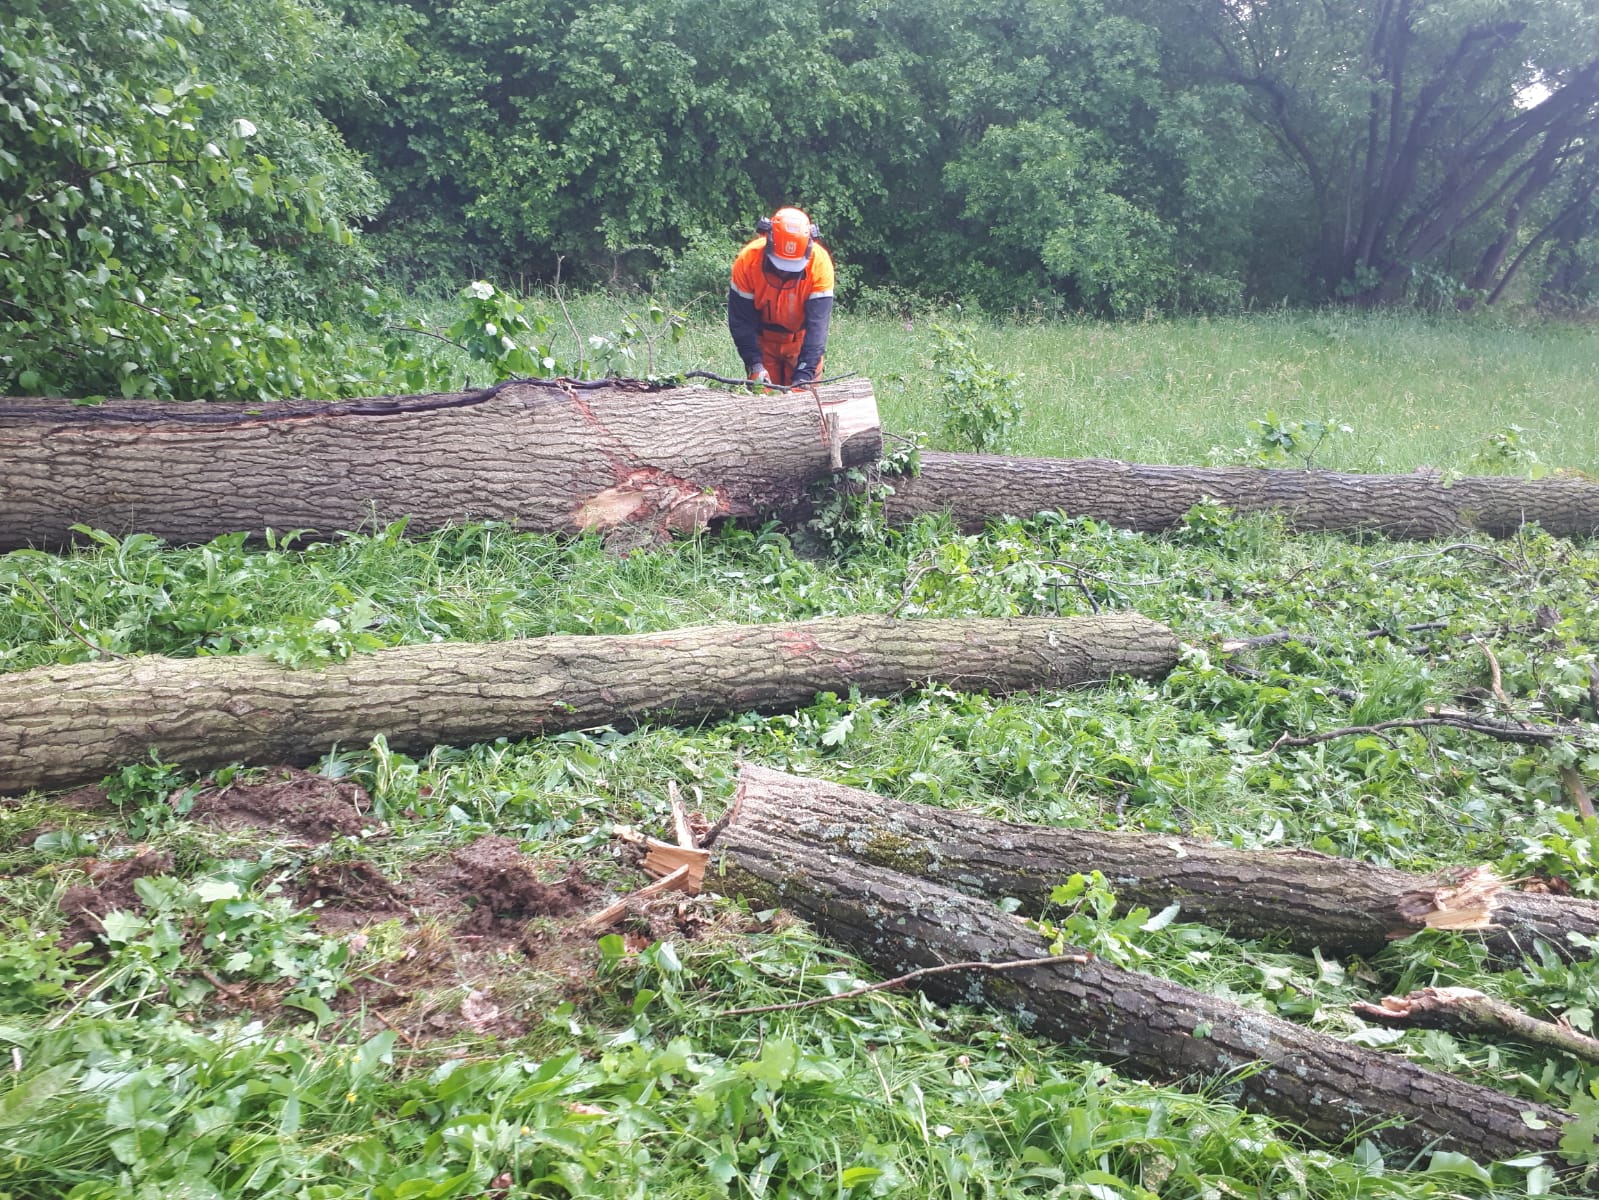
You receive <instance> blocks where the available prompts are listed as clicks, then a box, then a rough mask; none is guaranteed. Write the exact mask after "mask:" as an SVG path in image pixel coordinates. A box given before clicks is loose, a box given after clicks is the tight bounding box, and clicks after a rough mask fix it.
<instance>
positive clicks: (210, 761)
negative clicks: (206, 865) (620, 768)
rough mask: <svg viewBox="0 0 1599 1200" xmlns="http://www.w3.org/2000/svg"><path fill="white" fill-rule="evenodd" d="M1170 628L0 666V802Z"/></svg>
mask: <svg viewBox="0 0 1599 1200" xmlns="http://www.w3.org/2000/svg"><path fill="white" fill-rule="evenodd" d="M1176 661H1177V640H1176V638H1174V637H1173V636H1172V633H1171V631H1170V630H1168V629H1167V628H1166V627H1165V626H1163V625H1157V624H1156V623H1154V622H1153V621H1149V620H1146V619H1144V618H1143V617H1139V616H1134V615H1130V614H1118V615H1114V616H1112V615H1106V616H1102V617H1092V618H1079V619H1074V620H1060V619H1049V618H1017V619H1013V620H970V621H958V620H939V621H896V620H893V619H890V618H886V617H840V618H835V619H832V620H823V621H811V622H804V623H793V624H773V625H751V626H719V627H703V628H694V629H677V630H672V631H670V632H667V633H652V634H629V635H625V636H618V637H546V638H532V639H528V640H526V641H516V642H500V643H491V644H487V645H464V644H453V643H440V644H436V645H427V646H404V647H400V648H397V649H393V650H380V651H377V652H375V653H372V654H363V655H358V656H357V657H355V658H352V659H350V660H348V661H347V662H343V663H340V664H338V665H336V666H331V667H327V668H324V669H321V670H309V669H307V670H298V671H297V670H290V669H287V668H285V667H280V666H278V665H276V664H274V663H271V662H268V661H266V660H264V659H261V658H255V657H246V656H240V657H218V658H199V659H171V658H160V657H154V656H152V657H149V658H138V659H131V660H128V661H124V662H111V663H77V664H73V665H70V666H55V667H38V668H35V669H33V670H31V671H21V672H17V673H15V674H12V675H0V793H5V792H15V791H20V790H22V789H25V788H30V787H49V786H65V785H67V784H72V783H77V782H79V781H82V780H91V779H96V778H98V777H100V776H101V775H103V774H104V773H105V772H106V771H108V770H110V769H111V768H113V767H115V766H116V765H117V764H119V763H123V762H129V761H132V760H135V759H142V758H144V757H145V755H146V754H147V753H148V752H149V751H150V750H151V749H152V748H154V749H155V750H157V751H158V752H159V753H160V754H161V756H162V757H163V758H165V759H167V760H169V761H173V762H178V763H181V764H183V765H185V766H189V767H194V768H206V767H212V766H216V765H219V764H222V763H228V762H234V761H239V760H243V761H247V762H280V761H289V762H295V761H306V760H307V759H309V758H311V757H313V756H315V755H316V754H318V753H320V752H322V751H324V750H327V749H328V748H329V747H331V746H332V745H334V743H338V744H340V745H345V746H350V745H365V744H366V742H367V741H369V740H370V739H371V738H372V737H373V736H374V735H376V734H379V733H381V734H383V735H385V736H386V737H387V738H388V741H389V744H390V745H391V746H393V747H394V748H396V749H401V750H414V749H421V748H426V747H429V746H432V745H435V744H437V743H440V742H446V743H464V742H477V741H482V740H485V739H488V738H494V737H499V736H509V737H517V736H524V735H528V734H535V733H544V732H553V731H556V730H565V729H584V728H588V727H590V726H594V725H602V724H608V723H622V722H627V721H638V720H642V719H645V718H646V717H648V718H651V719H673V720H682V721H689V722H693V721H698V720H700V719H702V718H705V717H708V716H712V715H715V714H720V713H727V712H742V711H748V710H752V709H753V710H762V711H770V710H775V709H779V708H785V707H792V706H796V705H801V704H808V703H810V702H811V700H812V699H813V698H814V697H815V695H816V693H817V692H821V691H834V692H847V691H848V690H849V689H850V688H852V687H855V688H859V689H860V690H861V691H862V692H863V693H865V694H867V695H886V694H891V693H893V692H897V691H901V690H903V689H905V688H908V687H912V686H914V685H916V684H918V683H920V682H922V681H925V680H929V679H934V680H938V681H940V682H943V683H947V684H949V685H950V686H953V687H959V688H965V689H970V690H973V691H982V690H989V691H994V692H1010V691H1018V690H1022V689H1028V688H1051V687H1066V686H1071V685H1075V684H1084V683H1089V682H1097V681H1103V680H1105V679H1107V678H1109V677H1110V676H1112V675H1118V674H1132V675H1137V676H1142V677H1148V678H1153V677H1157V676H1160V675H1163V674H1164V673H1165V672H1167V671H1169V670H1170V669H1171V668H1172V666H1173V665H1174V664H1175V663H1176Z"/></svg>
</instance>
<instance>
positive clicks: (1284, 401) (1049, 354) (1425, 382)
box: [441, 295, 1599, 473]
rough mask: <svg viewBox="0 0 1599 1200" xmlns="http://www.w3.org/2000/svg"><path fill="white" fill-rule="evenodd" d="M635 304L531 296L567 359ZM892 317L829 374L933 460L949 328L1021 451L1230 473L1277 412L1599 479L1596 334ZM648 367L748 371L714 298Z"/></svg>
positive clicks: (1424, 461)
mask: <svg viewBox="0 0 1599 1200" xmlns="http://www.w3.org/2000/svg"><path fill="white" fill-rule="evenodd" d="M643 303H644V302H643V301H642V300H641V299H639V298H631V299H630V298H628V297H621V296H604V295H587V296H581V297H574V298H569V300H568V302H567V305H566V308H565V310H563V309H562V308H561V307H560V306H559V305H557V304H555V303H554V302H553V301H552V300H551V299H549V298H548V297H535V298H534V299H533V301H532V304H533V307H534V308H535V309H537V310H538V311H540V312H542V313H544V314H545V315H546V316H548V317H550V318H551V319H552V322H553V328H552V331H551V337H552V338H553V342H554V348H555V350H556V353H557V355H558V356H562V357H571V356H573V355H574V354H575V352H576V348H577V339H578V338H582V339H585V340H586V339H587V338H588V337H589V336H590V335H591V334H596V333H604V332H606V331H608V330H611V329H615V328H618V327H619V326H620V323H621V318H622V315H623V314H624V313H626V312H628V311H630V310H631V311H637V310H638V309H639V308H640V306H641V305H642V304H643ZM884 307H885V306H883V305H882V304H879V303H870V302H869V303H867V304H866V306H865V307H864V308H861V309H856V308H852V307H851V306H850V304H849V303H848V301H847V300H846V301H844V302H841V304H840V306H839V308H838V310H837V314H836V316H835V318H834V323H833V333H832V338H831V340H830V343H829V349H828V356H827V364H826V368H827V373H828V374H829V375H832V374H841V373H845V372H854V373H859V374H862V375H865V376H867V377H868V378H870V379H871V380H872V382H873V384H874V386H875V388H876V391H877V397H878V403H879V406H880V409H881V412H882V415H883V421H884V424H885V426H886V427H888V428H890V429H893V430H899V431H905V430H911V429H916V430H923V431H927V432H929V433H932V434H933V435H934V437H933V443H932V444H933V445H934V446H937V445H938V436H937V434H938V431H939V429H940V427H941V425H942V423H943V413H942V411H941V406H940V397H939V388H938V378H937V374H936V372H935V371H934V368H933V351H934V348H935V346H936V345H937V338H936V335H935V327H936V326H940V325H942V326H944V327H947V328H951V329H954V330H957V331H958V332H959V333H960V334H961V336H962V337H963V338H964V340H966V341H967V342H968V343H969V344H970V345H972V346H973V347H974V348H975V349H976V350H977V351H978V352H979V353H980V354H982V355H983V356H984V357H985V358H986V359H987V360H989V361H990V362H992V363H993V365H994V366H995V367H996V368H997V369H998V370H1000V371H1005V372H1010V373H1013V374H1015V375H1016V376H1017V377H1018V378H1019V380H1020V382H1021V384H1022V390H1023V395H1024V397H1025V400H1026V413H1025V415H1024V418H1023V421H1022V425H1021V428H1020V429H1019V431H1018V432H1017V434H1016V435H1015V437H1014V438H1013V439H1012V442H1011V444H1010V445H1009V447H1008V449H1009V451H1010V452H1012V453H1017V454H1033V455H1045V456H1055V457H1093V456H1103V457H1110V458H1121V459H1127V460H1130V461H1138V462H1168V463H1192V464H1198V463H1219V462H1231V461H1236V457H1235V455H1234V454H1233V451H1234V450H1236V449H1237V448H1239V447H1244V446H1246V445H1248V443H1249V441H1250V438H1251V434H1252V432H1253V429H1252V425H1251V422H1252V421H1254V420H1255V419H1257V418H1263V417H1265V416H1266V414H1268V413H1275V414H1277V416H1278V417H1279V418H1281V419H1282V420H1284V421H1294V420H1298V421H1306V420H1322V419H1328V418H1330V419H1333V420H1335V421H1337V422H1340V423H1343V424H1347V425H1348V426H1349V427H1350V429H1351V432H1350V433H1348V434H1345V435H1341V436H1338V437H1335V438H1333V439H1331V440H1330V441H1329V442H1328V443H1327V444H1326V445H1325V446H1324V447H1323V448H1322V450H1321V451H1319V452H1318V454H1317V455H1316V458H1315V465H1317V466H1325V467H1331V468H1335V469H1340V470H1351V471H1392V472H1408V471H1412V470H1415V469H1417V468H1423V467H1429V468H1435V469H1438V470H1443V471H1450V470H1454V471H1467V472H1482V473H1500V472H1519V471H1523V470H1526V469H1527V468H1529V467H1530V466H1532V465H1533V464H1534V463H1537V464H1541V465H1542V466H1544V467H1564V468H1569V469H1575V470H1581V471H1585V472H1599V420H1595V419H1594V417H1595V414H1596V412H1599V328H1596V327H1588V326H1578V325H1563V324H1554V323H1545V322H1536V321H1530V320H1529V321H1526V322H1517V321H1513V320H1510V319H1506V318H1502V317H1500V316H1498V315H1489V316H1486V317H1469V318H1468V317H1457V316H1451V317H1429V316H1423V315H1416V314H1410V313H1385V312H1377V313H1371V312H1357V311H1345V310H1327V311H1322V312H1273V313H1262V314H1253V315H1245V316H1236V317H1219V318H1208V319H1205V318H1201V319H1188V320H1161V321H1147V322H1126V323H1121V324H1107V323H1105V322H1100V321H1090V320H1076V319H1065V320H1051V319H1042V318H1033V319H1027V320H1023V321H1013V322H1008V323H1001V322H996V321H991V320H987V319H983V318H978V317H974V316H972V315H971V314H968V313H966V312H964V311H962V310H961V309H960V308H959V307H958V306H945V307H942V308H929V307H921V308H917V307H914V306H908V307H906V308H905V309H904V310H903V311H899V312H886V311H883V310H884ZM442 323H443V322H441V324H442ZM573 329H575V330H576V334H575V335H574V333H573V332H572V331H573ZM622 366H623V369H624V373H636V374H640V375H642V374H644V373H645V370H646V366H647V363H646V357H645V355H644V353H643V352H642V351H640V352H639V354H638V356H637V357H636V358H635V359H634V360H633V362H632V363H631V364H622ZM655 367H656V370H657V372H658V373H661V374H667V373H671V372H675V371H687V370H696V369H700V370H710V371H712V372H714V373H717V374H722V375H727V376H737V375H739V374H741V371H740V367H739V363H738V359H737V356H736V355H735V354H734V352H733V346H732V342H731V340H730V339H729V337H728V335H727V330H726V327H725V325H724V323H723V320H722V315H721V312H720V310H719V309H718V307H717V306H716V304H714V303H710V302H708V301H705V300H702V302H701V303H700V304H699V305H698V306H696V307H695V308H693V309H692V310H690V312H689V313H688V319H687V323H686V326H685V327H684V329H683V332H682V336H681V338H680V340H679V341H677V342H676V343H675V344H674V343H667V342H665V341H663V342H662V343H661V345H660V346H659V347H658V349H657V354H656V361H655ZM478 382H482V380H481V379H480V380H478ZM1507 433H1508V438H1507V437H1506V434H1507ZM1496 435H1498V436H1497V437H1496Z"/></svg>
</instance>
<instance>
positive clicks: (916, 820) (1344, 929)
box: [735, 765, 1599, 961]
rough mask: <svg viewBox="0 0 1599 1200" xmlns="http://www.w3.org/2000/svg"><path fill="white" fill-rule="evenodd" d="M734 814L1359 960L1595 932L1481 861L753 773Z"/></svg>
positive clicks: (1043, 890) (961, 882)
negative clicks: (1015, 812)
mask: <svg viewBox="0 0 1599 1200" xmlns="http://www.w3.org/2000/svg"><path fill="white" fill-rule="evenodd" d="M737 805H738V811H737V816H736V818H735V820H736V821H737V823H738V824H739V825H740V826H742V827H743V828H745V829H753V830H759V831H762V832H765V833H768V834H771V835H773V836H778V835H781V836H785V837H787V838H789V839H791V840H793V841H794V842H796V843H803V844H804V845H805V846H807V847H808V848H809V852H810V853H813V854H816V853H821V854H824V855H825V854H832V855H848V856H849V857H851V858H854V859H857V860H859V861H861V862H865V863H870V864H872V865H874V866H879V867H884V868H887V869H890V870H895V871H900V872H904V873H906V874H910V875H918V876H922V877H925V878H929V879H935V880H938V881H939V882H941V883H945V884H948V885H949V886H951V887H955V888H958V889H959V890H961V891H964V892H967V893H970V894H973V895H977V896H982V897H987V898H988V899H991V900H998V899H1001V898H1002V897H1012V898H1014V899H1016V900H1019V901H1020V902H1021V911H1022V912H1024V913H1026V914H1028V915H1029V916H1036V915H1038V914H1039V913H1040V912H1042V911H1043V910H1044V909H1045V908H1046V907H1047V906H1048V904H1049V894H1050V892H1051V890H1052V889H1054V888H1055V887H1056V886H1057V885H1059V884H1061V883H1063V882H1065V880H1066V879H1067V878H1069V877H1070V876H1072V875H1076V874H1083V875H1086V874H1088V873H1089V872H1091V871H1099V872H1100V873H1101V874H1103V875H1104V876H1105V878H1106V880H1107V881H1108V882H1109V884H1110V886H1111V888H1112V890H1113V891H1115V893H1116V895H1117V897H1118V898H1119V899H1120V901H1121V902H1122V904H1123V905H1125V906H1126V907H1128V908H1136V907H1139V906H1144V907H1147V908H1149V909H1151V910H1154V911H1157V912H1158V911H1159V910H1161V909H1163V908H1165V907H1166V906H1167V905H1170V904H1178V905H1181V906H1182V918H1181V919H1183V920H1187V921H1198V922H1202V923H1203V924H1206V925H1211V926H1214V927H1215V928H1217V929H1222V930H1226V931H1228V932H1230V933H1231V934H1233V935H1234V936H1235V937H1241V938H1262V937H1282V938H1285V939H1287V941H1288V942H1289V943H1290V944H1291V945H1292V946H1293V947H1294V948H1295V949H1298V950H1300V951H1303V952H1307V953H1308V952H1309V951H1310V950H1311V949H1312V948H1319V949H1321V950H1322V951H1324V952H1326V953H1328V954H1334V955H1340V956H1341V955H1346V954H1351V953H1354V954H1373V953H1375V952H1376V951H1378V950H1380V949H1382V947H1383V946H1384V945H1385V944H1387V943H1388V942H1389V941H1391V940H1393V939H1396V938H1402V937H1408V936H1409V935H1410V934H1413V933H1415V932H1416V931H1418V930H1420V929H1424V928H1439V929H1455V930H1466V931H1471V932H1473V934H1474V935H1476V936H1481V937H1483V938H1484V939H1485V940H1486V941H1487V942H1488V944H1489V946H1490V947H1491V948H1492V950H1493V951H1494V952H1495V954H1496V955H1498V956H1500V957H1501V958H1503V959H1505V960H1508V961H1515V960H1519V959H1521V958H1522V957H1524V956H1526V955H1530V954H1531V953H1532V952H1533V947H1534V945H1535V944H1536V942H1537V941H1538V940H1539V939H1542V940H1543V941H1545V942H1547V943H1549V944H1550V945H1551V946H1553V947H1555V948H1556V949H1557V950H1559V952H1561V953H1562V954H1565V955H1568V956H1570V957H1586V956H1587V951H1586V950H1585V949H1583V948H1581V947H1579V946H1577V945H1575V944H1573V943H1572V941H1571V940H1570V938H1569V936H1568V935H1570V934H1572V933H1577V934H1581V935H1583V937H1584V938H1599V903H1595V902H1594V901H1591V900H1580V899H1576V898H1573V897H1566V896H1552V895H1541V894H1536V893H1530V892H1517V891H1513V890H1511V889H1510V888H1508V887H1506V886H1505V885H1504V883H1503V881H1501V880H1499V879H1497V878H1495V877H1494V876H1493V875H1492V873H1491V872H1487V871H1486V870H1483V869H1478V870H1475V871H1468V872H1463V873H1460V874H1458V875H1457V876H1456V877H1453V878H1435V879H1428V878H1426V877H1424V876H1419V875H1410V874H1406V873H1405V872H1403V871H1394V870H1389V869H1388V868H1385V867H1375V866H1370V865H1368V864H1366V863H1360V862H1354V861H1352V860H1350V859H1345V858H1334V857H1332V856H1330V855H1326V854H1318V853H1316V852H1314V851H1311V850H1267V851H1261V850H1233V849H1228V848H1226V847H1221V846H1211V845H1207V844H1205V843H1204V842H1198V841H1194V840H1192V839H1188V838H1177V837H1169V836H1166V835H1164V834H1135V833H1106V832H1103V831H1100V830H1093V829H1053V828H1048V827H1044V826H1038V825H1015V824H1011V823H1009V822H1006V821H995V820H992V819H991V818H988V817H983V816H979V815H977V814H975V813H969V812H961V811H958V810H950V809H941V808H932V807H930V806H927V805H922V804H907V803H905V802H904V801H901V800H891V799H888V798H887V797H884V796H877V795H874V794H872V793H870V792H863V791H859V790H857V789H855V788H850V787H844V786H843V785H841V784H836V783H828V782H825V781H823V780H818V779H801V778H798V777H797V776H793V775H785V774H783V773H782V772H780V771H772V770H769V769H767V768H765V767H757V766H750V765H745V766H744V767H742V768H741V770H740V772H739V789H738V800H737Z"/></svg>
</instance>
